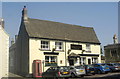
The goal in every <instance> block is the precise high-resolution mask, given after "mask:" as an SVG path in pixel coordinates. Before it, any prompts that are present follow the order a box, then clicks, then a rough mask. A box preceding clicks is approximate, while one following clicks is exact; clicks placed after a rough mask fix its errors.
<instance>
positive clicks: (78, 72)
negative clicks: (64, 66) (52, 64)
mask: <svg viewBox="0 0 120 79" xmlns="http://www.w3.org/2000/svg"><path fill="white" fill-rule="evenodd" d="M69 69H70V72H71V77H73V78H74V77H84V75H85V74H86V71H85V67H84V66H82V65H81V66H69Z"/></svg>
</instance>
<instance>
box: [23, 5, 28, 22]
mask: <svg viewBox="0 0 120 79" xmlns="http://www.w3.org/2000/svg"><path fill="white" fill-rule="evenodd" d="M22 20H23V21H24V22H26V21H27V20H28V16H27V8H26V6H24V8H23V10H22Z"/></svg>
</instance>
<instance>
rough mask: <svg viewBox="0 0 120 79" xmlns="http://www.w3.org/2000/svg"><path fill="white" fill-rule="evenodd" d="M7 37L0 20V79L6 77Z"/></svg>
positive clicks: (7, 61) (7, 59)
mask: <svg viewBox="0 0 120 79" xmlns="http://www.w3.org/2000/svg"><path fill="white" fill-rule="evenodd" d="M8 63H9V35H8V34H7V33H6V31H5V30H4V21H3V19H0V78H1V77H8V70H9V66H8Z"/></svg>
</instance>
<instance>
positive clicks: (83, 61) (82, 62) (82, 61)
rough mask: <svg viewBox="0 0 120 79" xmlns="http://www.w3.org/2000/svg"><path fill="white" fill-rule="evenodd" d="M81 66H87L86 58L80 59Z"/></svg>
mask: <svg viewBox="0 0 120 79" xmlns="http://www.w3.org/2000/svg"><path fill="white" fill-rule="evenodd" d="M80 64H81V65H84V64H86V58H85V57H81V59H80Z"/></svg>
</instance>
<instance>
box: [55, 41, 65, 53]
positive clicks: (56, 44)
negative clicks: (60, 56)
mask: <svg viewBox="0 0 120 79" xmlns="http://www.w3.org/2000/svg"><path fill="white" fill-rule="evenodd" d="M60 43H61V44H60ZM60 47H61V49H58V48H60ZM55 50H56V51H62V50H63V42H60V41H56V42H55Z"/></svg>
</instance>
